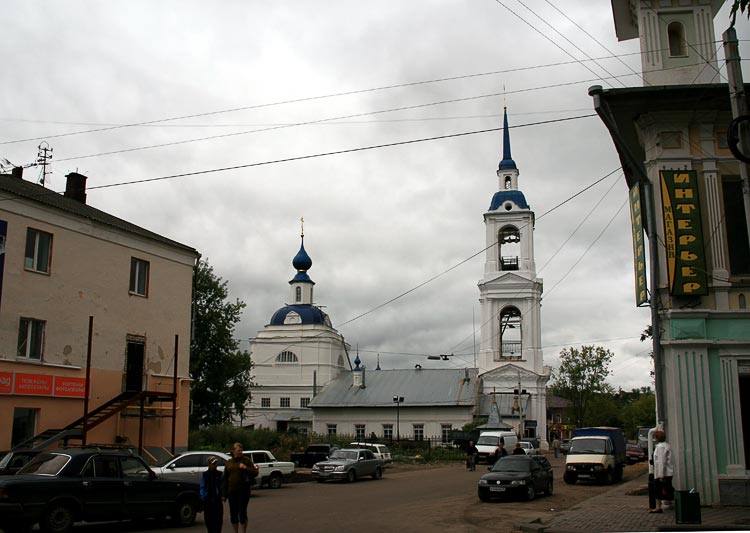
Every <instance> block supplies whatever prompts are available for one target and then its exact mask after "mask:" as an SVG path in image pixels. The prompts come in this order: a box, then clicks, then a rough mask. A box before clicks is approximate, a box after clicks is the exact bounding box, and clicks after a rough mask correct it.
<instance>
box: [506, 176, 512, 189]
mask: <svg viewBox="0 0 750 533" xmlns="http://www.w3.org/2000/svg"><path fill="white" fill-rule="evenodd" d="M512 185H513V180H512V179H511V178H510V176H505V189H506V190H508V189H510V188H512V187H511V186H512Z"/></svg>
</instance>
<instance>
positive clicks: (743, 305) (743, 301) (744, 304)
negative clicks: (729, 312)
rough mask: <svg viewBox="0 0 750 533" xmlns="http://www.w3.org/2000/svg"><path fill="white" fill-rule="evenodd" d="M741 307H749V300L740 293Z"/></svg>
mask: <svg viewBox="0 0 750 533" xmlns="http://www.w3.org/2000/svg"><path fill="white" fill-rule="evenodd" d="M739 300H740V309H747V300H745V295H744V294H742V293H740V298H739Z"/></svg>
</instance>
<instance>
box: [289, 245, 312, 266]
mask: <svg viewBox="0 0 750 533" xmlns="http://www.w3.org/2000/svg"><path fill="white" fill-rule="evenodd" d="M292 266H293V267H294V268H296V269H297V271H299V272H306V271H308V270H310V268H311V267H312V259H310V256H309V255H307V252H306V251H305V241H304V240H303V241H302V244H301V245H300V247H299V252H297V255H295V256H294V259H292Z"/></svg>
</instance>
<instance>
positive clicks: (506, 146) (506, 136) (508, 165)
mask: <svg viewBox="0 0 750 533" xmlns="http://www.w3.org/2000/svg"><path fill="white" fill-rule="evenodd" d="M497 169H498V170H518V167H516V162H515V161H513V158H512V157H511V155H510V132H508V108H507V107H504V108H503V160H502V161H500V165H498V167H497Z"/></svg>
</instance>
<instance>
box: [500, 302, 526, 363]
mask: <svg viewBox="0 0 750 533" xmlns="http://www.w3.org/2000/svg"><path fill="white" fill-rule="evenodd" d="M499 326H500V335H499V337H500V343H499V345H500V346H499V350H497V351H496V352H495V361H507V360H520V359H521V354H522V350H521V348H522V346H521V338H522V337H521V312H520V311H519V310H518V308H516V307H513V306H508V307H506V308H505V309H503V310H502V311H501V312H500V325H499Z"/></svg>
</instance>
